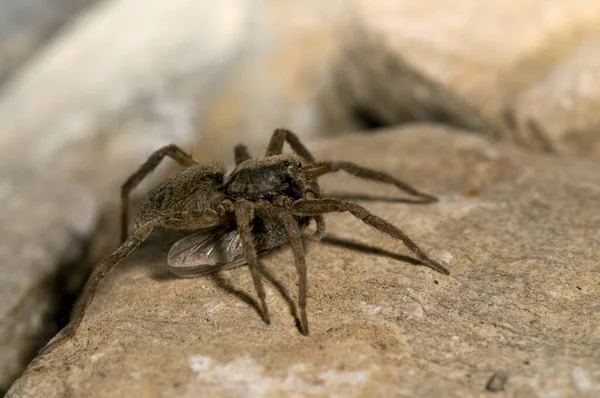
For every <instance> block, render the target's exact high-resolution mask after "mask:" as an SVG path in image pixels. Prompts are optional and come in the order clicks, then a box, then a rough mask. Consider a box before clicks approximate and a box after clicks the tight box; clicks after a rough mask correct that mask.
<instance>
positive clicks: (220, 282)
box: [151, 261, 302, 333]
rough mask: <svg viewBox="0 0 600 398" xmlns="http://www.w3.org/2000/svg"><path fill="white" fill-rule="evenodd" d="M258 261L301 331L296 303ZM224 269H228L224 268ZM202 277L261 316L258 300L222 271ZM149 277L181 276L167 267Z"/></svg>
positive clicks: (174, 277)
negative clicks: (236, 285) (239, 287)
mask: <svg viewBox="0 0 600 398" xmlns="http://www.w3.org/2000/svg"><path fill="white" fill-rule="evenodd" d="M259 263H260V273H261V275H262V277H263V278H264V279H265V280H266V281H267V282H268V283H269V284H270V285H271V286H273V287H274V288H275V290H277V292H278V293H279V294H280V295H281V297H282V298H283V300H284V301H285V302H286V304H287V305H288V307H289V311H290V315H292V317H293V318H294V324H295V325H296V328H297V329H298V331H299V332H300V333H302V324H301V322H300V317H299V316H298V307H297V305H296V303H295V302H294V300H293V299H292V297H291V296H290V295H289V294H288V292H287V290H286V289H285V287H284V286H283V284H282V283H281V282H280V281H278V280H277V279H276V278H275V276H274V275H273V273H272V272H271V271H270V270H269V269H268V268H267V267H265V266H264V264H263V263H262V262H261V261H259ZM242 267H247V265H243V266H241V267H239V268H242ZM226 271H230V270H226ZM238 272H240V271H238ZM242 272H243V271H242ZM202 277H204V278H209V279H211V280H212V282H213V283H214V284H215V286H216V287H217V288H218V289H221V290H222V291H224V292H225V293H227V294H231V295H234V296H236V297H237V298H238V299H240V300H241V301H242V302H244V303H246V304H248V305H249V306H250V307H252V309H253V310H254V311H256V313H257V314H258V315H259V316H260V317H262V311H261V308H260V304H259V303H258V301H257V300H255V299H254V298H253V297H252V296H251V295H249V294H248V293H246V292H244V291H242V290H240V289H238V288H236V287H235V286H234V285H233V284H232V283H231V281H230V280H229V279H227V278H226V277H225V276H224V271H221V272H217V273H214V274H210V275H205V276H199V278H202ZM151 278H152V279H154V280H156V281H167V280H175V279H181V277H179V276H177V275H175V274H174V273H172V272H170V271H169V270H167V269H161V270H158V271H157V272H153V273H152V275H151Z"/></svg>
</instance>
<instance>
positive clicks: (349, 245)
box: [321, 235, 429, 268]
mask: <svg viewBox="0 0 600 398" xmlns="http://www.w3.org/2000/svg"><path fill="white" fill-rule="evenodd" d="M321 242H323V243H325V244H327V245H332V246H337V247H343V248H345V249H350V250H356V251H359V252H362V253H367V254H375V255H377V256H385V257H389V258H391V259H394V260H398V261H402V262H404V263H409V264H412V265H423V266H425V267H427V264H424V263H423V262H421V261H419V260H418V259H416V258H413V257H410V256H406V255H403V254H398V253H394V252H391V251H388V250H385V249H381V248H379V247H375V246H370V245H366V244H364V243H360V242H356V241H354V240H350V239H342V238H338V237H335V236H331V235H328V236H325V237H324V238H323V239H321ZM427 268H429V267H427Z"/></svg>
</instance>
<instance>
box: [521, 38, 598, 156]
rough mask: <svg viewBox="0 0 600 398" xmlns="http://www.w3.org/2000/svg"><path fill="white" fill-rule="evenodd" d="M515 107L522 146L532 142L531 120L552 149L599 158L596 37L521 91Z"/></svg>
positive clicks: (533, 134)
mask: <svg viewBox="0 0 600 398" xmlns="http://www.w3.org/2000/svg"><path fill="white" fill-rule="evenodd" d="M514 109H515V112H516V119H517V120H516V122H517V123H518V124H519V125H520V128H519V129H517V130H518V131H521V132H523V133H522V134H520V135H519V137H518V140H520V141H521V142H523V141H524V142H525V145H528V146H533V145H535V138H536V135H535V134H536V132H535V131H532V130H531V126H529V128H528V126H527V123H528V121H532V120H533V121H537V123H536V124H537V125H539V127H537V129H538V130H539V133H538V134H537V135H538V136H539V135H540V134H541V135H545V136H546V137H545V138H544V137H542V138H544V140H545V141H546V142H550V143H552V145H553V147H554V148H552V149H553V150H555V151H559V152H565V153H570V154H574V155H578V156H582V157H588V158H592V159H596V160H600V115H599V114H598V109H600V35H598V36H595V37H594V38H592V39H590V40H588V41H586V42H584V43H583V44H581V45H580V46H578V47H577V48H575V49H574V50H573V52H572V54H569V55H568V56H567V57H566V58H565V59H564V60H563V61H562V62H559V63H558V64H557V65H556V66H555V67H554V69H552V70H551V71H549V72H548V74H547V75H546V76H544V77H541V78H540V79H539V81H538V82H536V83H535V84H533V85H532V86H531V87H529V88H528V89H526V90H524V91H523V92H522V93H521V94H520V95H519V96H518V97H517V99H516V100H515V103H514ZM535 128H536V127H534V129H535ZM531 141H534V142H533V143H532V142H531ZM538 141H539V138H538ZM532 144H533V145H532Z"/></svg>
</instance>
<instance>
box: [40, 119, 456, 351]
mask: <svg viewBox="0 0 600 398" xmlns="http://www.w3.org/2000/svg"><path fill="white" fill-rule="evenodd" d="M284 142H288V144H289V145H290V146H291V147H292V149H293V151H294V152H295V154H282V150H283V144H284ZM165 156H168V157H170V158H172V159H174V160H175V161H176V162H177V163H178V164H179V165H181V166H182V167H184V169H183V170H182V171H181V172H179V173H177V174H175V175H173V176H171V177H170V178H168V179H166V180H165V181H163V182H162V183H160V184H159V185H158V186H157V187H156V188H154V189H152V190H151V191H150V192H149V193H148V194H147V195H146V197H145V199H144V200H143V201H142V204H141V206H140V210H139V212H138V215H137V218H136V222H135V228H134V229H133V231H132V233H131V234H130V235H129V234H128V232H127V220H128V207H129V203H128V202H129V194H130V192H131V191H132V190H133V189H134V188H135V187H136V186H137V185H138V184H139V183H140V182H141V181H142V180H143V179H144V177H146V175H148V174H149V173H150V172H151V171H152V170H154V169H155V168H156V166H158V164H159V163H160V162H161V160H162V159H163V158H164V157H165ZM235 160H236V168H235V169H234V170H233V171H232V172H231V173H230V174H227V172H226V170H225V168H224V167H223V166H221V165H218V164H211V165H201V164H198V162H197V161H196V160H195V159H194V158H192V157H191V156H190V155H188V154H187V153H186V152H184V151H183V150H181V149H180V148H179V147H177V146H175V145H167V146H165V147H163V148H161V149H159V150H157V151H156V152H154V153H153V154H152V155H151V156H150V158H149V159H148V160H147V161H146V162H145V163H144V164H143V165H142V166H141V167H140V168H139V169H138V171H137V172H135V173H134V174H133V175H132V176H131V177H130V178H129V179H128V180H127V181H126V182H125V184H123V187H122V190H121V203H122V217H121V226H122V229H121V237H122V244H121V245H120V246H119V247H118V248H117V249H116V250H115V251H114V252H113V253H112V254H111V255H110V256H109V257H107V258H106V259H105V260H104V261H102V262H101V263H99V264H98V265H96V266H95V267H94V269H93V271H92V274H91V275H90V277H89V279H88V281H87V283H86V285H85V287H84V289H83V292H82V295H81V297H80V300H79V302H78V305H77V306H76V308H75V311H74V313H73V316H72V318H71V321H70V323H69V324H68V325H67V326H66V327H65V328H64V329H63V330H62V331H61V332H60V333H59V334H58V335H57V336H56V337H55V338H54V339H53V340H52V341H51V342H50V343H49V344H48V345H47V346H46V347H45V348H44V350H43V351H45V352H48V351H49V350H51V349H52V348H54V347H56V346H58V345H60V344H62V343H64V342H65V341H68V340H69V339H70V338H71V337H73V336H74V335H75V333H76V331H77V329H78V328H79V325H80V323H81V321H82V319H83V317H84V315H85V312H86V309H87V307H88V306H89V304H90V302H91V300H92V298H93V296H94V293H95V291H96V288H97V286H98V284H99V282H100V281H101V280H102V279H103V278H104V277H105V276H106V275H108V273H110V271H111V270H112V269H113V268H115V267H116V266H117V265H118V264H119V263H120V262H121V261H122V260H123V259H124V258H125V257H126V256H128V255H129V254H130V253H131V252H132V251H133V250H134V249H135V248H136V247H138V246H139V245H140V244H141V243H142V242H143V241H145V240H146V238H147V237H148V236H149V235H150V233H151V232H152V231H153V230H155V229H159V228H167V229H177V230H185V231H189V232H190V235H188V236H187V237H185V238H184V239H182V240H180V241H178V242H177V243H175V245H174V246H173V247H172V248H171V250H170V252H169V255H168V263H169V267H170V269H171V270H172V271H173V272H175V273H176V274H178V275H181V276H199V275H206V274H209V273H212V272H217V271H220V270H223V269H227V268H233V267H235V266H239V265H242V264H248V266H249V268H250V272H251V275H252V279H253V282H254V287H255V289H256V292H257V294H258V298H259V300H260V303H261V310H262V311H261V312H262V316H263V319H264V321H265V322H266V323H270V316H269V311H268V307H267V303H266V299H265V291H264V286H263V281H262V278H261V274H260V268H259V263H258V257H259V254H261V253H266V252H269V251H271V250H273V249H274V248H277V247H281V246H283V245H289V246H290V247H291V249H292V253H293V255H294V263H295V265H296V268H297V271H298V274H299V300H298V301H299V308H300V317H301V325H302V327H301V329H302V333H303V334H305V335H307V334H308V333H309V329H308V317H307V314H306V292H307V277H306V261H305V255H304V247H303V241H302V236H301V232H302V230H303V229H304V228H305V227H306V226H307V225H308V223H309V222H310V221H311V220H314V221H316V224H317V230H316V232H315V234H314V235H313V239H315V240H318V239H320V238H321V237H322V236H323V234H324V232H325V222H324V218H323V215H324V214H327V213H335V212H349V213H351V214H352V215H353V216H355V217H357V218H359V219H360V220H361V221H363V222H364V223H365V224H367V225H369V226H371V227H373V228H375V229H377V230H379V231H380V232H382V233H385V234H387V235H389V236H391V237H393V238H396V239H400V240H401V241H402V242H403V243H404V244H405V245H406V247H407V248H408V249H409V250H411V251H412V252H413V253H414V254H415V255H416V256H417V257H418V258H419V260H421V261H422V262H423V263H424V264H425V265H427V266H429V267H431V268H433V269H435V270H437V271H439V272H442V273H444V274H448V271H447V270H446V269H445V268H444V267H443V266H442V265H441V264H439V263H437V262H436V261H434V260H432V259H431V258H429V257H428V256H427V255H425V253H423V252H422V251H421V249H420V248H419V247H418V246H417V245H416V244H415V243H414V242H413V241H412V240H411V239H410V238H409V237H408V236H406V235H405V234H404V233H403V232H402V231H401V230H400V229H398V228H396V227H395V226H393V225H392V224H390V223H389V222H387V221H385V220H384V219H382V218H380V217H378V216H376V215H374V214H371V213H370V212H369V211H368V210H366V209H365V208H364V207H362V206H360V205H358V204H356V203H352V202H348V201H345V200H341V199H335V198H324V197H321V196H320V195H319V192H320V189H319V185H318V182H317V178H318V177H319V176H321V175H323V174H326V173H331V172H337V171H345V172H347V173H349V174H352V175H354V176H356V177H359V178H363V179H368V180H373V181H377V182H381V183H387V184H392V185H395V186H396V187H397V188H399V189H401V190H403V191H405V192H408V193H410V194H412V195H415V196H419V197H421V198H423V199H424V200H426V201H435V200H436V199H435V198H434V197H432V196H430V195H427V194H424V193H421V192H419V191H417V190H416V189H414V188H412V187H410V186H409V185H407V184H405V183H403V182H401V181H399V180H397V179H396V178H394V177H392V176H390V175H388V174H386V173H383V172H379V171H375V170H371V169H367V168H364V167H361V166H359V165H356V164H354V163H351V162H336V161H326V162H317V161H316V160H315V159H314V158H313V156H312V154H311V153H310V152H309V151H308V150H307V149H306V147H304V145H303V144H302V143H301V142H300V141H299V139H298V137H297V136H296V135H295V134H293V133H292V132H290V131H288V130H284V129H277V130H275V132H274V133H273V136H272V137H271V141H270V143H269V146H268V149H267V152H266V154H265V156H264V157H261V158H251V157H250V155H249V154H248V151H247V149H246V147H245V146H243V145H239V146H237V147H236V148H235Z"/></svg>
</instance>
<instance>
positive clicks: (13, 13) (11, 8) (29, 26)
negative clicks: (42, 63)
mask: <svg viewBox="0 0 600 398" xmlns="http://www.w3.org/2000/svg"><path fill="white" fill-rule="evenodd" d="M92 3H94V1H88V0H52V1H43V0H4V1H2V2H1V3H0V59H1V60H2V62H0V87H1V86H2V83H4V82H5V81H6V80H7V79H8V78H9V76H10V75H11V73H13V72H14V71H15V70H17V69H18V68H19V67H20V66H21V65H23V64H24V63H25V62H26V61H27V60H28V59H29V58H31V57H32V56H34V55H35V53H36V51H37V50H39V49H40V48H42V47H43V45H44V44H45V43H46V42H47V41H48V40H49V39H50V38H52V37H53V36H54V35H55V34H56V33H57V32H58V31H59V30H60V28H61V27H62V26H64V24H66V23H67V22H69V21H70V20H72V18H73V17H74V16H75V15H77V13H78V12H79V11H80V10H82V9H83V8H84V6H88V5H91V4H92Z"/></svg>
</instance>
